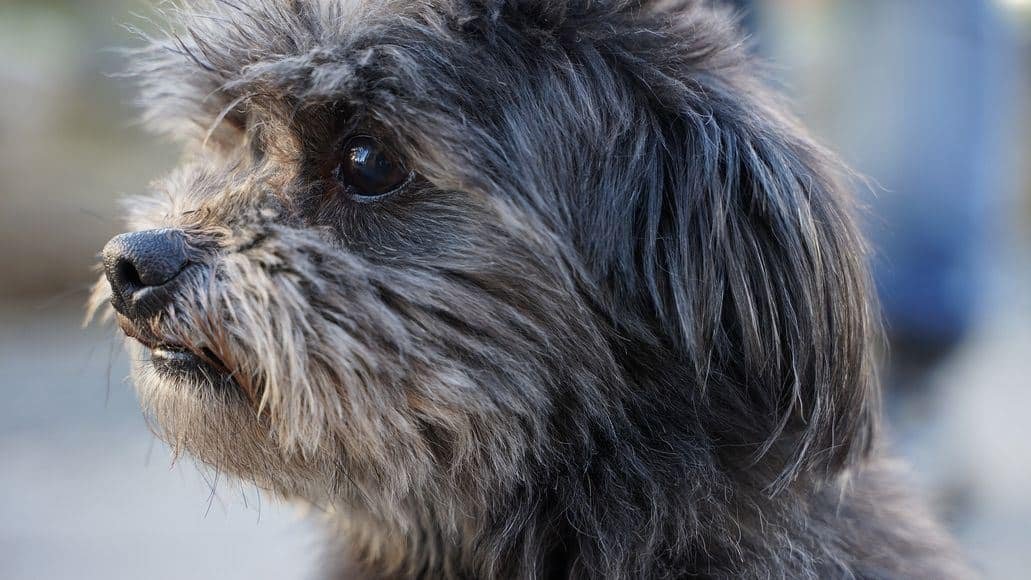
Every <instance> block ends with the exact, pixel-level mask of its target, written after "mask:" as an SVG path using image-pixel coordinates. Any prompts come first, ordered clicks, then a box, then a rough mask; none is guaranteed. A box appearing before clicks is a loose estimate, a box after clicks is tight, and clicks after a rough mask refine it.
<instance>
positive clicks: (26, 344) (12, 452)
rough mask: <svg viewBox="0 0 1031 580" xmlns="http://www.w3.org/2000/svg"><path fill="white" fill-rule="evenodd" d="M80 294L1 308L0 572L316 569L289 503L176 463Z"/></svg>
mask: <svg viewBox="0 0 1031 580" xmlns="http://www.w3.org/2000/svg"><path fill="white" fill-rule="evenodd" d="M80 317H81V307H80V305H79V304H77V303H74V302H72V303H68V302H63V303H56V304H55V303H50V304H47V303H41V302H36V301H30V302H27V303H24V304H18V305H12V304H7V305H5V307H4V308H3V309H2V310H0V328H2V331H0V369H3V374H2V379H0V400H2V401H4V403H3V405H0V465H2V467H0V578H3V579H5V580H22V579H25V580H29V579H33V580H36V579H65V578H68V579H70V578H78V579H83V580H88V579H97V580H101V579H103V580H115V579H125V580H138V579H140V578H147V579H153V580H162V579H167V580H178V579H182V578H223V579H227V580H230V579H241V580H242V579H245V578H247V579H254V578H282V579H291V578H296V579H303V578H313V577H314V575H313V574H312V573H311V570H312V569H313V565H314V563H315V562H316V560H317V558H318V556H319V554H320V552H321V546H320V545H319V544H318V543H317V541H316V540H317V534H315V533H314V530H313V527H312V526H311V525H309V524H307V523H306V522H305V520H304V519H303V518H301V517H299V514H298V513H296V510H294V509H291V508H289V507H287V506H283V505H279V504H276V503H274V502H271V501H269V500H268V499H265V498H261V497H259V495H258V494H257V492H256V491H255V490H254V489H246V488H245V489H240V488H239V487H238V486H236V485H235V484H230V483H227V482H226V481H224V480H223V481H220V482H218V484H217V486H216V489H217V490H218V491H217V494H215V495H212V493H211V486H212V484H213V481H212V480H211V476H210V475H209V474H203V473H202V472H201V470H199V469H198V468H197V467H195V466H194V465H193V464H192V463H190V462H189V460H183V461H181V462H180V463H179V464H177V465H176V466H175V467H174V468H172V467H171V457H170V455H169V451H168V448H167V447H166V446H165V445H163V444H161V443H156V440H155V439H154V437H153V436H152V435H151V434H150V432H149V431H148V430H147V427H146V425H145V424H144V421H143V418H142V416H141V414H140V412H139V408H138V406H137V404H136V400H135V397H134V395H133V393H132V390H131V387H130V386H129V384H128V383H127V382H126V381H125V380H124V379H125V377H126V376H127V375H128V364H127V360H126V358H125V355H124V354H123V353H122V351H121V348H120V346H119V345H116V344H115V341H113V340H112V336H114V334H113V332H111V331H110V329H104V328H90V329H87V330H83V329H81V328H80V327H79V325H78V324H77V323H76V322H77V320H78V319H79V318H80Z"/></svg>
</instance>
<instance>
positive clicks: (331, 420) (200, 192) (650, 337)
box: [93, 0, 875, 505]
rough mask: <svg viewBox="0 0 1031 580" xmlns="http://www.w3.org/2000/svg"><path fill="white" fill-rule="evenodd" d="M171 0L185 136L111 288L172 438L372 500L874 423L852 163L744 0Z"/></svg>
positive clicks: (155, 109)
mask: <svg viewBox="0 0 1031 580" xmlns="http://www.w3.org/2000/svg"><path fill="white" fill-rule="evenodd" d="M172 15H173V17H174V18H175V19H176V21H177V24H176V25H175V26H176V28H175V29H174V30H173V31H170V32H169V34H168V35H167V36H163V37H160V38H156V39H151V40H150V42H149V45H148V46H147V47H146V48H145V49H144V50H143V51H142V52H141V53H140V54H139V55H138V58H137V61H136V64H135V69H134V71H135V73H136V74H137V75H138V78H139V79H140V81H141V86H142V103H143V106H144V109H145V114H146V119H147V121H148V122H149V123H150V124H151V126H153V127H155V128H157V129H158V130H160V131H162V132H164V133H166V134H170V135H172V136H174V137H176V138H178V139H180V140H181V141H183V142H184V143H185V144H186V155H185V161H184V163H183V165H182V167H181V168H179V169H178V170H177V171H175V172H174V173H173V174H172V175H171V176H170V177H168V178H166V179H164V180H162V181H160V182H158V183H157V184H156V185H155V191H154V193H153V194H152V195H149V196H146V197H142V198H139V199H134V200H132V202H131V204H130V211H131V217H130V225H131V230H132V232H133V233H130V234H124V235H122V236H119V237H118V238H115V239H114V240H112V242H111V243H110V244H108V246H107V247H106V248H105V251H104V262H105V264H104V265H105V272H106V276H105V278H104V279H102V280H101V282H100V283H99V284H98V286H97V290H96V292H95V296H94V300H93V304H94V308H97V307H100V306H101V305H103V304H105V303H106V302H108V301H110V303H111V304H112V305H113V307H114V310H115V311H117V314H116V316H117V319H118V321H119V323H120V326H121V327H122V328H123V329H124V330H125V331H126V333H127V334H128V335H129V336H131V337H132V338H133V339H135V340H132V341H130V342H131V344H132V348H133V350H134V351H137V354H138V356H136V357H134V358H135V359H137V362H136V364H135V369H134V379H135V383H136V385H137V388H138V390H139V393H140V396H141V401H142V404H143V406H144V407H145V409H146V410H147V411H148V412H149V413H150V414H151V415H152V416H153V418H154V423H155V425H156V427H157V428H158V430H159V433H160V434H161V435H162V436H163V437H164V438H166V439H167V440H168V441H170V442H171V443H173V444H174V445H178V446H182V447H183V448H184V449H185V450H187V451H188V452H190V453H192V454H194V455H196V456H197V457H199V458H200V459H202V460H203V461H205V462H207V463H210V464H212V465H214V466H216V467H218V468H220V469H223V470H227V471H229V472H232V473H235V474H238V475H241V476H244V477H247V478H250V479H253V480H255V481H256V482H258V483H259V484H260V485H263V486H265V487H268V488H272V489H276V490H279V491H281V492H283V493H288V494H299V495H302V496H305V497H308V498H309V499H312V500H315V501H318V500H326V501H337V500H339V499H340V498H346V499H347V500H348V501H359V500H360V501H365V502H383V504H384V505H387V504H388V503H389V502H395V501H399V500H402V499H404V498H405V497H407V495H408V494H409V493H410V492H412V491H413V490H414V489H420V490H423V493H425V490H427V489H432V490H438V491H439V490H451V491H453V492H454V491H458V492H460V493H461V494H465V495H467V496H477V497H481V498H482V497H484V496H485V495H487V494H491V493H495V494H496V493H508V492H509V491H511V490H514V489H517V488H519V489H525V488H527V487H528V486H531V487H532V480H533V479H534V478H539V477H547V476H553V475H555V474H556V473H557V472H558V471H561V470H562V469H566V467H562V466H569V465H572V466H573V467H572V468H571V469H573V470H576V473H580V474H582V473H585V472H586V471H585V470H587V469H588V466H589V465H590V464H592V462H593V461H596V460H598V458H601V457H609V456H613V455H614V456H624V457H631V456H632V457H634V458H635V461H639V462H641V463H640V464H641V465H647V464H648V462H659V463H661V462H670V461H673V462H678V461H681V460H680V459H677V457H680V456H681V455H683V454H685V453H694V454H697V456H698V457H701V456H704V457H706V458H708V459H706V461H714V462H716V463H718V464H719V465H723V466H724V467H726V468H727V469H734V468H736V467H735V466H737V467H742V468H743V465H744V464H745V463H747V462H749V461H752V462H756V463H755V464H756V465H759V466H767V467H768V469H764V470H761V471H762V472H763V473H766V474H768V475H769V479H768V481H767V482H766V483H767V484H775V485H781V484H787V483H789V482H790V481H791V480H792V479H793V478H794V477H795V476H797V475H799V474H800V473H809V472H813V471H814V470H821V472H829V473H835V472H837V471H839V470H840V468H842V467H844V466H847V465H848V464H850V463H851V462H852V461H853V460H854V459H856V458H857V457H859V456H860V455H862V453H864V452H865V450H866V449H867V447H868V446H869V441H870V436H871V435H870V433H871V429H872V413H873V411H872V403H873V398H874V396H875V392H874V390H873V387H872V386H871V372H870V367H869V360H868V359H869V350H870V348H869V341H870V337H871V334H872V331H871V329H872V327H873V325H872V324H871V316H870V309H869V306H868V303H867V284H866V277H865V268H864V263H863V262H864V257H863V255H862V247H861V241H860V239H859V236H858V235H857V232H856V228H855V225H854V223H853V220H852V218H851V217H850V215H849V209H848V207H847V205H848V204H847V199H846V198H844V197H843V194H842V187H841V184H840V180H841V175H840V172H839V170H838V165H837V164H836V163H835V161H834V160H833V159H832V158H831V157H830V156H829V155H828V154H826V153H825V152H824V151H823V150H821V149H820V148H819V147H817V146H816V145H814V144H813V142H812V141H811V140H809V139H808V138H807V137H806V136H805V134H804V133H803V132H802V131H801V130H800V129H799V128H798V127H797V125H796V124H795V122H794V121H793V120H792V119H791V118H790V117H789V116H788V115H786V114H785V112H784V110H783V108H782V107H781V106H780V105H779V104H778V103H776V102H775V101H774V100H773V99H772V98H771V97H770V96H769V95H768V93H767V92H766V91H765V90H764V89H763V88H762V86H761V85H760V84H759V83H758V82H757V81H756V77H755V71H754V70H753V68H752V67H751V66H750V64H749V62H748V59H747V57H746V54H745V50H744V49H743V48H742V46H741V42H740V39H739V36H738V34H737V33H736V32H735V31H734V29H733V23H732V20H731V18H729V17H728V15H726V14H724V13H722V12H720V11H718V10H714V9H711V8H709V7H707V6H706V5H704V4H703V3H701V2H640V1H628V0H610V1H595V0H592V1H586V0H585V1H576V0H568V1H561V2H557V1H552V0H548V1H544V0H539V1H537V0H526V1H514V0H508V1H505V0H482V1H481V0H440V1H428V0H427V1H421V2H362V1H359V0H293V1H287V2H278V1H272V0H240V1H234V2H228V1H226V2H221V1H211V2H197V3H194V4H191V5H190V6H189V7H188V8H186V9H184V10H181V11H179V10H175V11H173V14H172ZM148 353H149V356H148ZM671 449H672V451H671ZM689 450H690V451H689ZM653 454H654V455H653ZM671 457H673V459H670V458H671ZM696 460H697V457H695V458H693V459H692V461H696ZM441 493H444V492H441ZM434 497H437V496H434Z"/></svg>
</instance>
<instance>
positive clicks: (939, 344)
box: [730, 0, 1018, 374]
mask: <svg viewBox="0 0 1031 580" xmlns="http://www.w3.org/2000/svg"><path fill="white" fill-rule="evenodd" d="M730 3H731V4H732V5H734V6H735V7H736V8H737V9H739V10H741V11H743V12H742V13H743V14H745V15H746V19H745V21H744V25H745V26H751V27H753V29H752V33H753V34H756V35H758V36H762V34H763V33H765V32H768V31H767V30H766V28H765V27H764V26H763V25H764V24H765V22H764V21H763V22H760V20H765V19H761V18H760V17H763V16H765V15H769V14H771V13H773V12H774V10H769V9H770V8H773V7H774V6H775V5H776V2H774V1H773V0H768V1H765V2H763V1H750V0H733V1H731V2H730ZM817 9H819V10H821V11H822V12H823V13H826V14H827V15H829V17H828V18H826V21H825V22H824V24H825V25H826V26H827V27H832V28H833V30H832V31H831V34H827V35H826V36H828V37H829V41H828V43H829V44H831V46H827V47H825V48H826V49H827V50H828V51H829V53H830V54H832V56H831V57H830V58H829V59H828V60H829V61H830V63H831V70H829V71H824V72H825V73H826V74H828V75H829V76H830V77H831V78H830V79H827V78H823V79H822V82H823V83H825V84H826V83H828V82H832V83H838V84H839V85H840V86H839V87H838V88H835V89H831V90H829V91H828V92H831V93H833V96H832V98H831V99H830V103H829V107H828V109H829V110H828V111H826V112H825V114H824V117H825V118H824V119H823V121H824V122H825V123H826V124H827V125H830V126H829V127H822V129H824V130H825V131H827V132H829V133H830V134H831V135H834V139H832V140H833V141H835V143H833V145H834V148H836V149H839V150H841V151H843V153H844V155H845V157H846V158H847V159H848V161H849V162H850V163H851V164H853V165H854V166H855V167H856V168H857V169H858V170H859V171H860V172H861V173H862V174H864V175H866V176H868V177H870V178H871V179H872V180H873V182H874V184H875V187H874V188H873V189H874V191H872V192H871V195H870V196H869V197H868V198H867V199H865V200H864V201H865V202H866V205H867V207H868V209H869V211H868V212H867V214H868V216H867V220H866V230H867V234H868V237H869V238H870V240H871V242H872V245H873V249H874V256H873V269H874V277H875V280H876V284H877V288H878V293H879V295H880V300H881V304H882V308H883V311H884V315H885V320H886V325H887V329H888V333H889V339H890V340H891V343H892V351H893V353H894V354H893V357H892V358H893V362H894V363H895V365H894V366H896V367H898V366H902V367H907V366H916V367H924V368H926V367H929V366H931V365H932V364H933V363H934V362H936V361H937V360H938V359H940V358H941V357H942V356H944V355H946V354H948V353H949V352H950V351H951V350H952V347H954V346H955V345H956V344H958V343H959V342H961V341H962V340H963V339H964V338H965V337H966V336H967V335H968V333H969V332H970V330H971V329H972V327H973V325H974V322H975V320H977V318H978V316H979V313H978V309H979V307H980V304H981V303H982V300H983V294H984V292H985V289H986V288H987V286H988V284H987V283H986V280H987V278H988V276H987V270H988V268H989V267H990V266H991V264H992V263H993V257H994V256H995V255H996V254H997V250H996V248H995V244H994V239H995V234H996V233H997V232H999V231H1001V230H1002V229H1003V227H1002V222H1003V214H1004V210H1003V207H1005V206H1004V204H1003V201H1004V198H1005V193H1004V192H1006V191H1008V190H1009V186H1010V185H1011V184H1009V183H1006V181H1007V179H1008V178H1009V176H1011V175H1012V174H1013V172H1012V171H1010V169H1011V167H1010V164H1011V162H1012V160H1011V157H1010V155H1009V154H1008V153H1009V151H1010V150H1011V144H1012V143H1013V142H1014V136H1015V132H1014V130H1013V129H1014V121H1013V120H1014V119H1015V118H1016V107H1015V105H1016V100H1015V99H1014V98H1013V93H1014V86H1015V82H1014V77H1016V76H1017V75H1016V74H1015V73H1016V72H1017V68H1018V67H1017V54H1016V44H1015V42H1014V38H1013V36H1012V34H1011V30H1010V29H1009V28H1008V27H1007V25H1006V23H1005V22H1004V20H1003V19H1002V15H1001V14H999V9H998V8H997V6H996V4H994V3H993V2H991V1H990V0H864V1H863V2H852V1H846V0H837V1H832V0H825V1H821V2H810V3H809V5H808V6H806V7H805V8H799V7H798V6H794V7H793V10H794V12H792V14H794V15H802V14H804V13H803V12H802V11H803V10H805V11H816V10H817ZM809 13H811V12H805V14H809ZM792 33H793V32H792V31H788V34H792ZM768 40H770V39H768V38H767V39H763V38H760V41H759V43H758V46H760V48H761V49H762V48H765V47H766V46H767V41H768ZM780 40H784V39H780ZM805 46H807V48H809V49H813V47H812V46H809V45H805ZM817 49H818V48H817ZM795 56H796V57H798V56H799V55H798V54H795ZM801 58H803V59H804V58H809V55H802V56H801ZM785 64H787V65H788V67H789V68H791V67H793V66H798V65H799V63H795V62H788V63H785ZM803 64H804V63H803ZM814 88H815V90H823V89H822V87H820V86H816V87H814V86H810V87H809V90H814ZM805 96H808V95H805ZM803 100H804V99H803ZM817 117H819V115H817ZM811 120H812V119H810V121H811ZM815 124H816V125H819V122H817V123H815ZM817 128H818V129H819V128H821V127H817ZM907 374H908V373H907Z"/></svg>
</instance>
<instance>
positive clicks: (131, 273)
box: [115, 259, 146, 291]
mask: <svg viewBox="0 0 1031 580" xmlns="http://www.w3.org/2000/svg"><path fill="white" fill-rule="evenodd" d="M115 270H116V272H115V276H116V277H117V278H118V279H119V280H120V281H121V283H122V285H123V286H124V287H125V289H126V290H129V291H132V290H137V289H139V288H142V287H144V286H146V284H144V283H143V280H141V279H140V273H139V272H138V271H136V266H134V265H133V263H132V261H131V260H127V259H120V260H118V262H117V263H116V264H115Z"/></svg>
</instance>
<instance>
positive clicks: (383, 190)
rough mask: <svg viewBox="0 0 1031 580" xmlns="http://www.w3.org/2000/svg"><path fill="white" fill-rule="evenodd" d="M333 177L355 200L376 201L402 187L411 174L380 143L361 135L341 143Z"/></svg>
mask: <svg viewBox="0 0 1031 580" xmlns="http://www.w3.org/2000/svg"><path fill="white" fill-rule="evenodd" d="M336 176H337V179H339V180H340V181H341V182H343V183H344V185H346V186H347V187H348V189H349V190H350V191H351V193H352V194H353V195H354V196H355V197H357V198H376V197H380V196H384V195H387V194H389V193H393V192H394V191H397V190H398V189H400V188H401V187H403V186H404V185H405V184H407V183H408V182H409V181H410V180H411V178H412V172H410V171H408V169H406V168H405V166H404V165H403V164H402V163H401V162H400V161H399V160H397V159H396V158H395V157H394V156H393V155H392V154H391V153H390V151H389V150H388V149H387V148H386V147H384V146H383V145H382V144H381V143H380V142H379V141H377V140H376V139H374V138H372V137H369V136H367V135H360V136H357V137H352V138H350V139H349V140H347V141H346V142H345V143H344V147H343V150H342V151H341V157H340V165H339V166H338V167H337V170H336Z"/></svg>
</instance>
